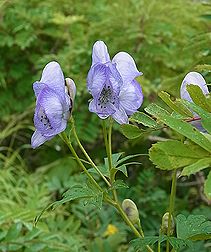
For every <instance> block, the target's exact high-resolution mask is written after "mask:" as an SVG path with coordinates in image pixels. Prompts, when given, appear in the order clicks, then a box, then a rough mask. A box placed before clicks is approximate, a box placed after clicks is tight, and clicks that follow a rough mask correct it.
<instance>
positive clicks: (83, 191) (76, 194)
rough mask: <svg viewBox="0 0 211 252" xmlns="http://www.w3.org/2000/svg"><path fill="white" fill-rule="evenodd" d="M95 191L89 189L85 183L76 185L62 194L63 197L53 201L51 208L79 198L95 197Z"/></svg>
mask: <svg viewBox="0 0 211 252" xmlns="http://www.w3.org/2000/svg"><path fill="white" fill-rule="evenodd" d="M95 196H96V195H95V193H94V192H93V191H92V190H91V189H89V188H88V187H87V186H86V185H77V186H74V187H72V188H70V189H69V190H68V191H66V192H65V193H64V194H63V198H62V199H61V200H59V201H56V202H54V203H53V205H52V206H53V208H56V207H58V206H60V205H62V204H64V203H66V202H69V201H72V200H76V199H81V198H84V199H85V198H93V197H95Z"/></svg>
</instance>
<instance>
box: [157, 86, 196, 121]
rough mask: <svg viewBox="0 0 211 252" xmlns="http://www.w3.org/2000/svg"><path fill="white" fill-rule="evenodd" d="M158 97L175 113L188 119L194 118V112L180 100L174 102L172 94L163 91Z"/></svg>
mask: <svg viewBox="0 0 211 252" xmlns="http://www.w3.org/2000/svg"><path fill="white" fill-rule="evenodd" d="M158 95H159V97H160V98H161V99H162V100H163V101H164V102H165V103H166V104H167V105H168V106H169V107H170V108H171V109H172V110H174V111H175V112H177V113H179V114H182V115H185V116H188V117H192V116H193V114H192V112H191V111H190V110H189V109H188V108H187V107H186V106H184V105H183V104H182V103H181V102H180V100H179V99H177V100H176V101H172V100H171V97H170V94H168V93H166V92H164V91H161V92H160V93H159V94H158Z"/></svg>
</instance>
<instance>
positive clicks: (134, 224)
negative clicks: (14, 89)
mask: <svg viewBox="0 0 211 252" xmlns="http://www.w3.org/2000/svg"><path fill="white" fill-rule="evenodd" d="M141 74H142V73H141V72H139V71H138V69H137V67H136V64H135V61H134V59H133V58H132V57H131V56H130V55H129V54H128V53H126V52H119V53H117V54H116V55H115V56H114V57H113V59H112V60H111V59H110V55H109V53H108V49H107V46H106V45H105V43H104V42H103V41H97V42H96V43H95V44H94V46H93V51H92V65H91V68H90V70H89V72H88V76H87V88H88V91H89V93H90V94H91V95H92V100H91V101H90V103H89V110H90V111H91V112H94V113H96V114H97V116H98V117H99V118H100V120H102V131H103V137H104V142H105V149H106V154H107V157H106V158H105V164H104V166H103V167H102V166H99V165H97V164H95V162H94V161H93V160H92V158H91V157H90V155H89V154H88V153H87V151H86V150H85V148H84V147H83V145H82V143H81V142H80V139H79V137H78V135H77V129H76V127H75V123H74V118H73V117H74V113H73V114H71V112H72V107H73V106H74V98H75V93H76V87H75V84H74V82H73V80H71V79H69V78H67V79H66V80H65V79H64V76H63V73H62V70H61V67H60V66H59V64H58V63H56V62H50V63H48V64H47V65H46V67H45V68H44V70H43V73H42V77H41V80H40V81H39V82H35V83H34V85H33V88H34V92H35V96H36V99H37V101H36V109H35V115H34V124H35V128H36V130H35V133H34V134H33V136H32V147H33V148H36V147H38V146H40V145H41V144H43V143H44V142H45V141H47V140H50V139H51V138H53V137H54V136H55V135H57V134H58V135H59V136H60V137H61V139H62V140H63V141H64V142H65V144H66V145H67V146H68V148H69V149H70V151H71V153H72V155H73V156H74V158H75V159H76V160H77V162H78V165H79V166H80V168H81V169H82V170H83V171H84V174H85V175H86V177H87V181H86V182H85V183H84V184H77V185H74V186H73V187H71V188H70V189H69V190H68V191H66V192H65V193H64V195H63V198H62V199H61V200H60V201H56V202H54V203H52V204H51V205H50V206H49V207H52V206H53V207H56V206H59V205H61V204H63V203H65V202H69V201H72V200H75V199H84V200H85V201H86V203H91V204H94V205H95V206H96V207H98V208H101V207H102V203H103V202H104V203H107V204H109V205H111V206H113V207H114V208H115V209H116V210H117V211H118V213H119V214H120V216H121V217H122V218H123V220H124V221H125V223H126V224H127V225H128V226H129V227H130V229H131V231H132V232H133V233H134V235H135V236H136V237H137V239H135V240H133V241H132V242H131V244H132V245H133V246H134V248H135V249H137V250H141V251H150V252H152V251H156V250H155V248H157V251H158V252H159V251H161V249H162V248H165V249H166V252H169V251H177V250H178V249H180V248H182V247H188V246H189V247H191V246H192V244H193V243H192V242H193V241H194V240H199V239H209V238H210V237H211V231H210V230H211V222H210V221H207V220H205V219H204V217H203V216H194V215H191V216H189V217H187V218H186V217H185V216H184V215H178V216H177V217H176V216H175V213H174V201H175V195H176V181H177V179H178V176H189V175H191V174H194V173H196V172H198V171H200V170H202V169H205V168H208V167H210V164H211V157H210V154H211V140H210V134H211V116H210V112H211V100H210V97H209V96H208V93H209V91H208V88H207V85H206V82H205V80H204V78H203V77H202V76H201V75H200V74H199V73H196V72H191V73H189V74H187V75H186V77H185V79H184V80H183V82H182V85H181V98H182V99H176V100H175V101H173V100H172V99H171V97H170V95H169V94H168V93H166V92H164V91H161V92H160V94H159V96H160V98H161V99H162V100H163V101H164V102H165V103H166V105H167V107H168V108H169V109H171V110H173V112H172V113H170V112H168V111H167V110H166V109H165V108H163V107H160V106H159V105H157V104H153V103H152V104H150V105H149V106H148V107H146V108H145V112H146V113H143V112H140V111H138V109H139V108H140V106H141V105H142V102H143V93H142V89H141V86H140V84H139V83H138V82H137V80H136V77H138V76H140V75H141ZM65 83H66V87H65ZM75 113H77V111H75ZM196 114H197V116H198V117H197V118H198V119H197V120H200V121H201V124H202V127H203V128H204V129H205V130H206V133H202V132H201V131H199V130H198V129H197V127H193V126H192V125H191V124H190V122H193V121H195V115H196ZM115 121H116V122H117V123H118V124H120V125H121V126H120V127H121V130H122V133H123V134H124V135H125V136H126V137H128V138H131V139H132V138H138V137H140V136H142V135H143V134H147V132H153V131H157V130H159V131H162V130H163V129H164V128H167V127H169V128H171V129H173V130H174V131H176V132H177V133H179V136H180V137H179V139H177V140H169V139H167V141H163V142H162V141H161V142H158V143H156V144H153V145H152V147H151V148H150V150H149V157H150V160H151V161H152V162H153V163H154V164H155V166H156V168H159V169H161V170H170V171H172V186H171V193H170V201H169V208H168V209H167V212H166V213H164V217H163V219H162V222H161V226H160V228H159V229H158V234H157V235H155V236H145V234H144V230H143V229H142V223H141V222H142V218H141V216H140V214H139V210H138V207H137V206H136V204H135V203H134V202H133V201H132V200H131V199H125V200H123V202H122V203H121V202H120V200H119V196H118V190H120V189H121V188H127V187H128V186H127V184H126V183H125V182H124V181H122V180H118V179H117V178H116V174H117V172H122V173H123V174H124V175H126V176H127V165H128V164H129V163H128V160H129V159H131V158H134V157H136V156H139V155H141V154H137V155H129V156H126V157H122V153H115V154H112V126H113V123H114V122H115ZM68 122H69V123H70V125H71V127H70V128H71V133H72V134H69V133H68V134H67V133H66V131H67V130H66V127H67V123H68ZM129 122H132V123H133V125H132V124H129ZM141 125H142V126H143V125H144V127H145V128H144V129H143V128H142V126H141ZM138 126H139V127H138ZM70 136H71V137H70ZM72 138H74V140H75V141H76V142H77V144H78V147H79V148H80V150H81V152H82V153H83V155H84V156H85V158H86V160H83V159H81V158H80V157H79V156H78V154H77V153H76V151H75V149H74V147H73V145H72V141H73V139H72ZM87 166H88V167H87ZM93 174H98V177H99V178H101V179H102V180H103V181H104V184H103V185H102V183H99V182H98V180H97V179H96V176H95V175H93ZM210 184H211V172H209V174H208V176H207V180H206V182H205V189H204V190H205V194H206V195H207V198H210V197H211V187H210ZM40 217H41V215H40V216H38V217H37V219H36V222H37V221H38V220H39V218H40ZM175 223H176V224H175ZM184 223H186V226H187V229H186V230H185V231H184V230H183V225H184ZM204 223H205V224H204ZM174 224H175V225H176V231H175V225H174ZM171 247H172V248H171Z"/></svg>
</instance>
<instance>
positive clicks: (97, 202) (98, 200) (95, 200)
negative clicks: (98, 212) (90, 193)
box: [86, 192, 103, 209]
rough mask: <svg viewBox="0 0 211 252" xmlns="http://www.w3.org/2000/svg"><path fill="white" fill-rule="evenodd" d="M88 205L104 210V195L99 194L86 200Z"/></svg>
mask: <svg viewBox="0 0 211 252" xmlns="http://www.w3.org/2000/svg"><path fill="white" fill-rule="evenodd" d="M86 203H87V204H93V205H95V206H96V207H97V208H99V209H101V208H102V204H103V193H102V192H99V193H98V194H96V195H95V196H94V197H90V198H88V199H87V200H86Z"/></svg>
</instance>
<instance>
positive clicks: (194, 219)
mask: <svg viewBox="0 0 211 252" xmlns="http://www.w3.org/2000/svg"><path fill="white" fill-rule="evenodd" d="M176 230H177V237H178V238H180V239H190V240H196V239H197V237H198V238H200V239H201V235H205V236H207V235H210V234H211V221H209V220H207V218H206V217H205V216H203V215H189V216H188V217H187V218H186V217H185V216H184V215H182V214H179V215H178V216H177V217H176Z"/></svg>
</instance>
